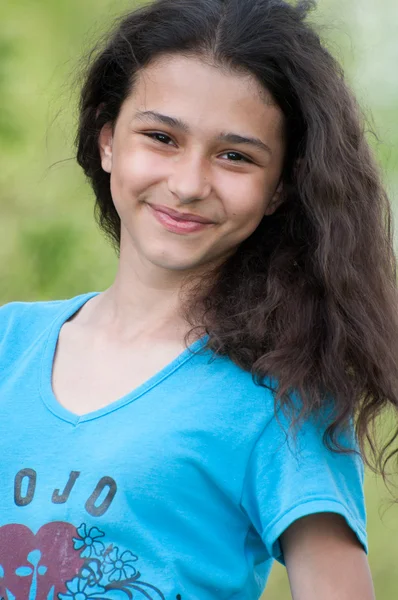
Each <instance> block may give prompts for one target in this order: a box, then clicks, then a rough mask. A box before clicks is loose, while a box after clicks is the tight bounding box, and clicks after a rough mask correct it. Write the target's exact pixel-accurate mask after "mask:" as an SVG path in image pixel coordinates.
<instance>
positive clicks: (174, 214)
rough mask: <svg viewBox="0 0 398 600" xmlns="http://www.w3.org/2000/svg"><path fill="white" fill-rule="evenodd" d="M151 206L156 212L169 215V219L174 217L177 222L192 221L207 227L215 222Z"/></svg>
mask: <svg viewBox="0 0 398 600" xmlns="http://www.w3.org/2000/svg"><path fill="white" fill-rule="evenodd" d="M151 206H152V208H153V209H154V210H157V211H158V212H162V213H164V214H166V215H169V217H172V218H173V219H174V220H175V221H190V222H194V223H204V224H205V225H210V224H213V221H210V220H209V219H206V218H205V217H201V216H200V215H193V214H191V213H181V212H179V211H176V210H173V209H172V208H170V207H168V206H161V205H159V204H151Z"/></svg>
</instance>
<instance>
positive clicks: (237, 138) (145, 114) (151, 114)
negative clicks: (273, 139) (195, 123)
mask: <svg viewBox="0 0 398 600" xmlns="http://www.w3.org/2000/svg"><path fill="white" fill-rule="evenodd" d="M134 118H135V119H138V120H139V121H152V122H155V121H156V122H160V123H163V124H164V125H168V126H169V127H174V128H175V129H179V130H180V131H183V132H184V133H189V132H190V129H189V125H187V123H185V122H184V121H182V120H181V119H178V118H176V117H169V116H168V115H162V114H161V113H158V112H156V111H154V110H146V111H141V110H138V111H137V112H136V113H135V115H134ZM216 139H217V141H218V142H227V143H228V144H245V145H247V146H255V147H256V148H258V149H259V150H263V151H265V152H267V153H268V154H272V151H271V148H270V147H269V146H267V144H265V143H264V142H262V141H261V140H260V139H259V138H256V137H247V136H243V135H239V134H238V133H232V132H221V133H220V134H219V135H218V136H217V138H216Z"/></svg>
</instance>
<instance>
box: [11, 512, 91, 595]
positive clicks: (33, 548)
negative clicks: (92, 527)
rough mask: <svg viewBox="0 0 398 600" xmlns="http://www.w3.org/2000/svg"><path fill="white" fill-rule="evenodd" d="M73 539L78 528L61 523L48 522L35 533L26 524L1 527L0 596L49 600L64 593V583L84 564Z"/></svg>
mask: <svg viewBox="0 0 398 600" xmlns="http://www.w3.org/2000/svg"><path fill="white" fill-rule="evenodd" d="M73 537H76V528H75V527H74V526H73V525H71V524H70V523H64V522H62V521H54V522H52V523H46V525H43V526H42V527H41V528H40V529H39V531H38V532H37V533H36V534H34V533H33V531H31V530H30V529H29V528H28V527H26V526H25V525H18V524H11V525H3V526H2V527H0V597H1V598H5V599H6V600H8V599H11V598H17V599H19V598H29V599H31V598H34V599H37V600H39V599H40V600H46V599H47V598H50V597H52V598H57V594H58V593H60V592H61V593H63V592H65V582H66V581H69V580H70V579H73V577H75V576H76V575H77V574H78V572H79V569H80V568H81V567H82V565H83V563H84V559H82V558H81V557H80V556H79V552H76V551H75V550H74V548H73V539H72V538H73ZM10 593H11V595H10Z"/></svg>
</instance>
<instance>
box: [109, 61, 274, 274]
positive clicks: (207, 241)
mask: <svg viewBox="0 0 398 600" xmlns="http://www.w3.org/2000/svg"><path fill="white" fill-rule="evenodd" d="M99 145H100V152H101V161H102V168H103V169H104V170H105V171H106V172H108V173H110V174H111V193H112V198H113V201H114V204H115V208H116V210H117V212H118V214H119V216H120V220H121V242H120V259H121V260H123V257H124V256H126V255H129V256H130V257H136V258H138V259H139V260H140V261H141V263H144V264H147V265H148V266H150V265H152V266H155V265H156V266H157V267H161V268H162V269H167V270H172V271H184V272H185V273H190V272H192V271H195V269H198V268H203V266H205V265H209V266H211V265H213V264H218V263H220V262H223V261H224V260H225V259H226V258H227V257H228V256H230V255H231V254H232V253H234V252H235V250H236V249H237V247H238V246H239V244H241V242H242V241H244V240H245V239H246V238H248V237H249V236H250V235H251V233H253V231H254V230H255V229H256V228H257V226H258V224H259V223H260V221H261V219H262V218H263V216H264V215H269V214H271V213H272V212H274V210H276V208H277V206H278V203H279V202H280V199H281V198H280V196H281V195H280V192H281V186H280V185H278V183H279V181H280V176H281V171H282V164H283V156H284V141H283V115H282V112H281V110H280V109H279V107H278V106H276V104H275V103H274V102H273V101H272V99H271V97H270V96H269V95H267V93H266V92H265V90H263V88H262V87H261V86H260V84H259V83H258V82H257V81H256V79H255V78H254V77H253V76H251V75H244V74H231V73H226V72H225V71H223V70H221V69H219V68H217V67H213V66H210V65H209V64H206V63H205V62H203V61H201V60H200V58H197V57H184V56H180V55H175V56H173V55H171V56H162V57H161V58H159V59H157V60H156V61H154V62H153V63H151V64H150V65H149V66H147V67H146V68H145V69H144V70H143V71H142V72H141V73H140V75H139V77H138V80H137V81H136V83H135V85H134V89H133V92H132V93H131V94H130V96H129V97H128V98H127V99H126V100H125V102H124V103H123V105H122V107H121V110H120V113H119V116H118V119H117V121H116V124H115V127H114V128H113V130H112V128H111V126H110V125H106V126H105V127H104V128H103V129H102V131H101V135H100V140H99ZM167 213H169V214H167ZM176 213H177V214H176ZM184 215H185V219H187V217H188V218H189V219H193V218H194V217H199V218H201V219H202V220H205V221H207V223H198V222H197V221H192V220H181V218H182V217H184ZM189 215H191V216H189ZM192 215H193V217H192ZM173 217H174V218H173ZM175 217H176V218H175Z"/></svg>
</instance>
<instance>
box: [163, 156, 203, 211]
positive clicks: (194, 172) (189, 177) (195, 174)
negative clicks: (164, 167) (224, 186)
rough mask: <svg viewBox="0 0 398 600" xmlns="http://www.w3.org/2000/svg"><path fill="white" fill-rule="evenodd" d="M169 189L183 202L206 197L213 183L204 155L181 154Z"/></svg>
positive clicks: (171, 177) (170, 178) (171, 176)
mask: <svg viewBox="0 0 398 600" xmlns="http://www.w3.org/2000/svg"><path fill="white" fill-rule="evenodd" d="M169 190H170V191H171V192H172V193H173V194H175V195H176V196H177V197H178V200H179V202H180V203H181V204H188V203H190V202H195V201H197V200H203V199H204V198H206V197H207V196H208V195H209V193H210V190H211V185H210V183H209V181H208V172H207V165H206V160H205V159H204V158H203V156H199V155H198V153H193V152H190V153H189V152H186V153H184V155H181V156H179V157H178V160H176V162H175V165H174V169H173V172H172V173H171V175H170V177H169Z"/></svg>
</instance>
